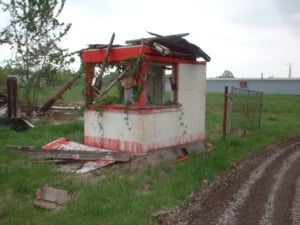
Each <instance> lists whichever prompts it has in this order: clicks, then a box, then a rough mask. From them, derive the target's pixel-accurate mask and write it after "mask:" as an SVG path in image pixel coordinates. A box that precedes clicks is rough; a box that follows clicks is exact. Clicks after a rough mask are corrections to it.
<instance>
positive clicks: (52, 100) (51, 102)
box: [40, 74, 82, 113]
mask: <svg viewBox="0 0 300 225" xmlns="http://www.w3.org/2000/svg"><path fill="white" fill-rule="evenodd" d="M81 76H82V75H81V74H78V75H76V76H72V77H71V78H70V79H69V80H68V81H67V82H66V83H65V84H64V85H63V86H62V87H61V88H60V89H59V90H58V92H56V94H55V95H53V96H52V97H51V98H50V99H49V100H48V101H47V102H46V104H45V105H43V106H42V107H41V108H40V112H42V113H45V112H47V111H48V110H49V109H50V108H51V107H52V106H53V105H54V104H55V102H56V101H57V100H58V99H59V98H61V96H62V95H63V94H64V93H65V92H66V91H67V90H68V89H70V88H71V86H72V85H73V83H74V82H75V81H76V80H77V79H79V78H80V77H81Z"/></svg>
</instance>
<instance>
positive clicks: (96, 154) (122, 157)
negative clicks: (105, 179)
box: [6, 145, 130, 162]
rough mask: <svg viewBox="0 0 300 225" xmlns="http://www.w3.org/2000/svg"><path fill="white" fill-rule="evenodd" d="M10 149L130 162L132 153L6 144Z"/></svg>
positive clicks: (38, 155) (56, 156) (38, 154)
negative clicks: (48, 148)
mask: <svg viewBox="0 0 300 225" xmlns="http://www.w3.org/2000/svg"><path fill="white" fill-rule="evenodd" d="M6 148H7V149H8V150H15V151H20V152H24V153H26V154H28V155H30V156H33V157H36V158H39V159H66V160H79V161H94V160H112V161H120V162H128V161H129V160H130V153H127V152H113V151H83V150H75V149H74V150H44V149H41V148H38V147H35V146H15V145H8V146H6Z"/></svg>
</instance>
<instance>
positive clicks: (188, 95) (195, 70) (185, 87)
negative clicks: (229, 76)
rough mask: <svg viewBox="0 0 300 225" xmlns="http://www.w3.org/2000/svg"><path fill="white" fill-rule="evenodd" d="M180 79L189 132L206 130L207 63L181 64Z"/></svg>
mask: <svg viewBox="0 0 300 225" xmlns="http://www.w3.org/2000/svg"><path fill="white" fill-rule="evenodd" d="M178 80H179V82H178V83H179V85H178V102H179V103H181V104H182V106H183V108H184V120H185V121H186V125H187V130H188V134H190V133H191V134H192V133H197V132H205V107H206V65H193V64H179V66H178Z"/></svg>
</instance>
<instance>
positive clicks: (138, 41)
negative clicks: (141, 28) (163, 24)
mask: <svg viewBox="0 0 300 225" xmlns="http://www.w3.org/2000/svg"><path fill="white" fill-rule="evenodd" d="M148 33H149V34H151V35H153V36H156V37H150V38H141V39H134V40H128V41H126V42H125V43H126V44H141V43H142V41H145V42H147V41H149V40H150V41H152V40H156V39H160V38H182V37H185V36H187V35H189V33H182V34H173V35H166V36H162V35H158V34H154V33H152V32H148Z"/></svg>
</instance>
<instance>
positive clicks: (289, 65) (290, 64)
mask: <svg viewBox="0 0 300 225" xmlns="http://www.w3.org/2000/svg"><path fill="white" fill-rule="evenodd" d="M286 65H287V66H288V67H289V78H292V63H287V64H286Z"/></svg>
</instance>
